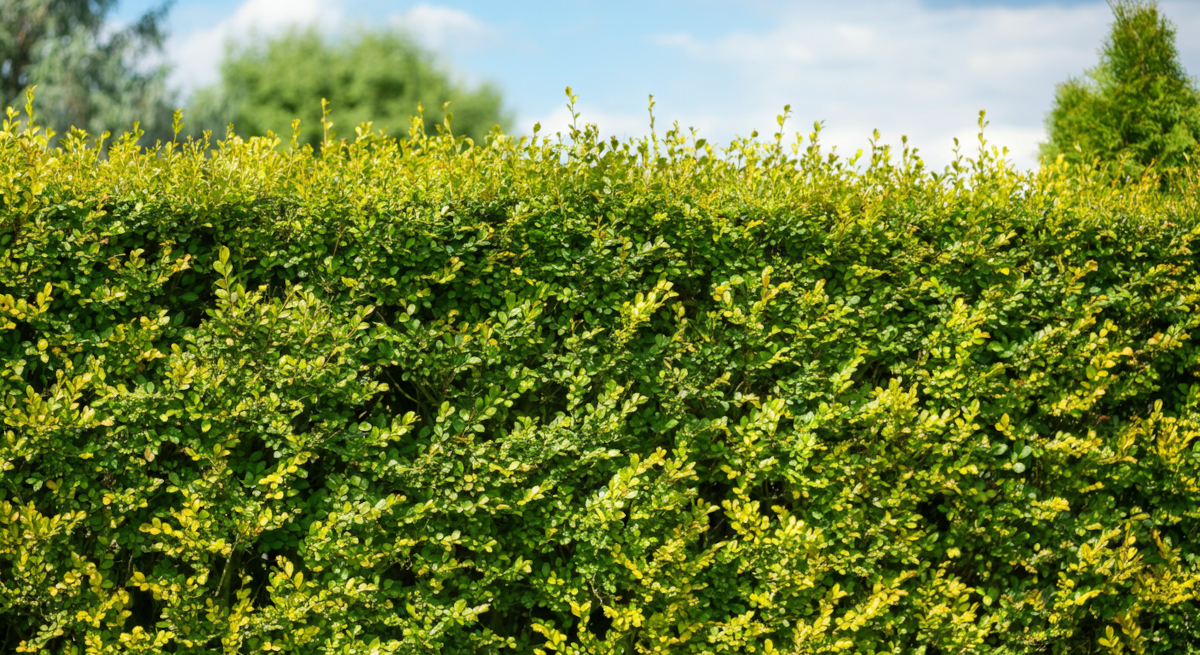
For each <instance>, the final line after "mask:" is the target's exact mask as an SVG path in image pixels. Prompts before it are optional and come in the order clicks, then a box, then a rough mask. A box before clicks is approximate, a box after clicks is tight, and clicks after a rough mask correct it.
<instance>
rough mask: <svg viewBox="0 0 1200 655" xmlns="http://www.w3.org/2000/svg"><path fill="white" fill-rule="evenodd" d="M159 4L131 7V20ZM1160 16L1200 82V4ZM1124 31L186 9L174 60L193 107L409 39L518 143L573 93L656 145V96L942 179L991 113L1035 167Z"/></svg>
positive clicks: (777, 5) (125, 8)
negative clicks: (285, 61)
mask: <svg viewBox="0 0 1200 655" xmlns="http://www.w3.org/2000/svg"><path fill="white" fill-rule="evenodd" d="M157 4H158V2H157V1H156V0H124V1H123V2H122V3H121V4H120V5H118V9H117V11H116V16H115V20H116V21H117V22H125V21H131V20H133V19H135V18H136V17H137V16H139V15H140V14H141V13H142V12H144V11H145V10H147V9H148V8H151V7H153V6H155V5H157ZM1159 6H1160V8H1161V9H1162V11H1163V12H1164V13H1165V14H1166V15H1167V16H1168V17H1169V18H1170V19H1171V20H1172V22H1174V23H1175V26H1176V29H1177V45H1178V47H1179V51H1180V56H1181V59H1182V62H1183V65H1184V67H1185V68H1186V69H1187V70H1188V71H1189V72H1190V73H1192V74H1193V75H1195V74H1198V73H1200V0H1168V1H1161V2H1160V3H1159ZM1110 20H1111V11H1110V9H1109V7H1108V6H1107V5H1106V4H1105V2H1104V1H1103V0H1058V1H1042V0H841V1H840V2H839V1H830V0H823V1H817V2H810V1H802V0H793V1H785V0H740V1H736V2H735V1H726V0H690V1H685V0H637V1H630V0H561V1H559V2H535V1H533V0H507V1H505V2H496V1H495V0H446V1H438V0H433V1H428V2H401V1H397V0H204V1H198V0H177V2H176V3H175V4H174V6H173V7H172V9H171V11H170V14H168V29H169V31H170V39H169V42H168V44H167V47H166V56H167V57H168V59H169V61H170V63H171V64H172V65H173V66H174V72H173V73H172V78H171V79H172V81H173V83H174V84H175V86H176V87H177V88H179V89H180V91H181V97H183V98H186V95H187V93H189V92H190V91H191V90H193V89H195V88H199V87H201V86H204V85H206V84H211V83H213V82H216V81H217V80H218V79H219V71H218V66H219V64H220V60H221V56H222V53H223V52H224V44H225V43H226V41H227V40H229V39H242V40H246V39H263V38H267V37H269V36H270V35H271V34H273V33H278V32H279V31H281V30H283V29H286V28H287V27H288V26H292V25H315V26H317V28H318V29H320V30H321V31H322V32H324V33H326V34H328V36H329V38H330V39H336V38H343V37H345V36H346V35H349V34H353V33H354V32H355V31H356V30H364V29H381V28H400V29H404V30H407V31H409V32H410V33H411V34H412V35H413V36H414V37H415V38H416V39H418V40H419V41H420V42H421V43H423V44H424V45H425V46H427V47H428V48H429V49H430V50H431V51H433V52H435V53H436V54H437V56H438V57H439V59H440V60H441V62H442V63H443V64H444V65H445V66H446V67H447V68H448V69H449V70H451V71H453V73H454V75H456V76H458V77H459V78H460V79H463V80H465V81H467V82H469V83H480V82H482V81H485V80H486V81H488V82H490V83H492V84H494V85H496V86H497V87H498V88H499V89H500V90H501V92H502V94H503V97H504V98H505V103H506V107H507V109H508V110H509V111H510V112H512V114H513V116H514V119H515V120H514V125H513V127H514V130H513V131H515V132H516V133H518V134H528V133H530V132H531V131H532V127H533V125H534V124H535V123H540V124H541V126H542V133H543V134H545V133H547V132H549V133H550V134H553V133H554V132H556V131H564V132H565V130H566V126H567V125H568V124H569V123H570V115H569V113H568V110H567V109H566V106H565V102H566V96H565V93H564V89H565V87H567V86H570V87H572V88H573V89H574V91H575V93H576V94H577V95H578V96H579V102H578V105H577V109H578V110H579V111H581V112H582V116H581V120H583V121H586V122H588V123H595V124H596V125H597V126H598V127H599V129H600V132H601V134H602V135H605V136H608V135H615V136H618V137H621V138H628V137H637V136H642V135H645V134H648V133H649V130H650V120H649V114H648V111H647V106H648V96H649V95H651V94H653V95H654V101H655V103H656V104H655V107H654V115H655V119H656V129H657V130H659V131H662V130H663V129H664V128H665V127H666V126H669V125H670V124H672V123H678V124H679V125H680V127H683V128H696V130H697V133H698V135H699V136H701V137H704V138H706V139H708V140H709V141H710V142H714V143H728V142H729V141H730V140H731V139H733V138H735V137H746V136H749V135H750V134H751V132H752V131H754V130H757V131H758V132H760V133H761V134H762V135H766V136H769V135H771V134H773V133H774V132H775V131H777V127H776V122H775V121H776V116H777V115H779V114H781V113H782V112H783V108H784V106H785V105H790V106H791V118H789V119H788V123H787V125H786V129H787V133H788V134H789V135H794V133H795V132H801V133H803V134H804V135H805V136H807V135H808V133H809V132H811V131H812V125H813V123H814V122H815V121H822V122H823V125H824V128H823V130H822V133H821V134H822V141H823V142H824V143H826V144H827V145H830V146H833V145H836V146H837V148H838V152H840V153H845V154H853V153H854V151H855V150H857V149H859V148H869V141H870V139H871V136H872V133H873V132H874V130H879V131H880V132H881V134H882V138H881V141H882V142H884V143H891V144H898V143H899V142H900V138H901V136H902V135H903V136H907V137H908V140H909V143H910V145H913V146H916V147H917V148H919V151H920V155H921V157H922V158H923V159H924V160H925V161H926V162H927V163H928V164H930V165H931V166H934V167H941V166H944V165H946V164H947V163H948V162H949V161H950V160H951V159H952V158H953V156H954V153H953V150H954V142H953V140H954V139H955V138H958V139H959V140H960V142H961V143H962V144H963V145H962V151H963V153H964V154H966V155H970V154H972V153H973V152H974V149H976V148H977V144H978V137H977V135H978V132H979V129H978V125H977V121H978V115H979V111H980V110H986V111H987V120H988V122H989V125H988V127H987V129H986V130H985V132H984V135H985V137H986V138H987V140H988V142H989V143H990V144H992V145H997V146H1004V147H1007V148H1008V149H1009V151H1010V154H1009V157H1010V159H1011V160H1012V161H1013V163H1014V164H1016V165H1017V166H1019V167H1022V168H1031V167H1036V166H1037V144H1038V143H1039V142H1040V141H1042V140H1044V138H1045V130H1044V127H1043V120H1044V118H1045V115H1046V112H1047V111H1048V110H1049V109H1050V107H1051V106H1052V104H1053V100H1054V90H1055V85H1056V84H1057V83H1059V82H1062V81H1064V80H1066V79H1068V78H1070V77H1079V76H1081V75H1082V74H1083V73H1084V71H1085V70H1087V69H1088V68H1091V67H1092V66H1094V65H1095V64H1096V63H1097V61H1098V55H1097V51H1098V49H1099V47H1100V45H1101V43H1102V42H1103V40H1104V37H1105V36H1106V35H1107V33H1108V24H1109V22H1110ZM333 118H334V120H335V121H336V106H335V107H334V116H333ZM235 127H236V126H235ZM760 138H761V137H760Z"/></svg>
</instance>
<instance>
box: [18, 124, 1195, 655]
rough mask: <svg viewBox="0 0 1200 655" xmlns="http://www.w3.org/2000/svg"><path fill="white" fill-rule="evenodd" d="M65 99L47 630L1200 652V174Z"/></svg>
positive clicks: (44, 279)
mask: <svg viewBox="0 0 1200 655" xmlns="http://www.w3.org/2000/svg"><path fill="white" fill-rule="evenodd" d="M26 111H27V113H28V114H29V115H27V116H25V117H22V116H20V115H18V113H17V112H15V111H13V110H10V111H9V114H8V120H7V122H5V123H4V126H3V130H2V131H0V194H2V195H3V201H2V202H3V209H2V210H0V212H2V213H0V413H2V416H3V426H0V430H2V433H0V436H2V438H0V640H2V642H0V648H3V649H4V650H5V651H6V652H11V651H14V650H15V651H16V652H47V653H137V652H143V653H209V652H225V653H239V652H247V653H248V652H269V651H280V652H295V653H406V654H407V653H502V652H516V653H530V652H532V653H539V654H541V653H546V654H548V653H606V654H607V653H764V654H769V653H835V652H847V653H850V652H854V653H905V654H907V653H926V654H930V655H932V654H935V653H943V654H948V653H1034V652H1055V653H1091V652H1111V653H1117V652H1128V653H1195V652H1197V651H1198V650H1200V649H1198V648H1197V646H1196V645H1195V643H1196V642H1195V641H1194V637H1193V635H1195V634H1196V633H1197V632H1200V616H1198V609H1197V594H1198V593H1200V590H1198V589H1197V583H1198V582H1200V540H1198V539H1197V521H1198V518H1200V500H1198V498H1200V496H1198V493H1200V478H1198V475H1200V441H1197V435H1198V434H1200V413H1198V403H1200V380H1198V379H1197V376H1198V375H1200V356H1198V351H1197V348H1196V345H1195V341H1194V340H1193V338H1192V333H1193V332H1194V331H1195V330H1196V328H1197V324H1198V322H1200V312H1198V311H1197V309H1198V308H1197V305H1198V304H1200V275H1198V272H1197V265H1196V260H1195V255H1194V251H1195V249H1196V248H1197V245H1198V242H1200V210H1198V207H1197V197H1198V196H1197V190H1198V188H1200V184H1197V176H1196V174H1195V171H1182V172H1177V173H1176V174H1175V175H1174V176H1173V177H1171V178H1169V179H1164V178H1152V177H1149V176H1148V177H1147V178H1146V179H1143V180H1132V181H1125V182H1110V181H1108V180H1109V179H1110V178H1109V177H1108V176H1107V175H1105V174H1104V171H1102V170H1100V169H1097V168H1095V167H1077V166H1069V165H1067V164H1065V163H1063V162H1062V161H1059V162H1047V163H1046V164H1045V165H1044V166H1043V167H1042V168H1041V169H1040V170H1036V171H1031V172H1026V171H1021V170H1016V169H1015V168H1014V167H1013V166H1012V165H1011V163H1009V162H1008V161H1007V160H1006V158H1005V154H1006V153H1005V151H1003V150H997V149H996V148H994V147H992V146H991V145H989V144H987V142H986V141H984V140H983V136H982V132H981V137H980V143H979V147H978V152H977V153H976V154H975V155H973V156H963V155H961V154H959V155H958V156H957V158H956V160H955V161H954V162H953V163H952V164H951V165H950V166H949V167H947V168H946V169H945V170H944V171H933V170H930V169H928V168H927V167H926V166H925V165H924V164H923V162H922V161H921V159H920V157H919V154H918V153H917V152H916V151H914V150H912V149H910V148H908V147H903V148H901V149H893V148H890V147H887V146H882V145H873V146H872V148H871V150H870V151H869V152H867V153H862V152H860V153H857V154H855V155H853V156H849V157H845V156H841V155H839V154H838V153H837V152H835V151H830V150H828V149H826V148H823V147H822V146H821V144H820V140H819V126H817V127H818V130H817V131H814V132H813V133H812V134H810V135H808V137H807V138H804V137H802V136H801V135H799V134H797V135H796V138H795V140H794V141H793V140H792V139H791V138H790V137H786V136H785V134H784V128H783V125H784V119H785V118H786V114H785V116H780V118H779V124H780V132H779V133H778V134H776V135H775V136H774V138H773V139H772V138H770V137H767V138H761V139H760V138H759V137H758V135H757V134H752V135H751V136H750V137H749V138H745V139H737V140H735V141H733V142H732V143H731V144H730V145H729V146H728V147H726V148H714V146H713V145H712V144H708V143H706V142H705V141H704V140H703V139H699V138H697V137H696V136H695V134H694V133H690V132H687V131H684V130H681V129H679V128H678V126H676V127H674V128H672V129H670V130H669V131H667V132H666V133H665V134H659V133H657V132H656V133H655V134H653V135H652V136H651V137H647V138H644V139H636V140H627V141H619V140H617V139H610V140H603V139H601V138H600V137H599V136H598V132H597V129H596V127H595V126H592V125H587V126H584V127H572V128H571V130H570V131H569V132H568V133H567V134H557V135H554V136H550V137H546V136H544V135H539V134H538V133H537V132H535V135H534V136H533V137H520V138H517V137H513V136H508V135H504V134H501V133H499V132H498V131H497V132H494V133H493V134H492V135H491V136H489V137H488V139H487V140H486V142H485V143H474V142H472V141H470V140H468V139H463V138H460V137H455V136H453V135H452V134H451V133H450V130H449V128H450V127H451V124H450V123H447V125H446V129H444V130H441V131H439V133H437V134H426V133H425V132H424V131H423V130H422V129H421V127H420V123H419V122H414V126H413V129H412V130H411V131H410V133H409V134H408V136H407V137H401V138H393V137H390V136H388V135H385V134H381V133H379V132H376V131H373V130H372V128H371V126H370V125H369V124H365V125H362V126H359V127H358V129H357V130H356V136H355V137H353V138H349V139H336V138H333V137H332V136H328V135H329V133H330V128H331V124H330V123H328V122H326V124H325V125H324V126H323V127H324V129H325V131H326V134H327V138H326V139H325V141H324V143H323V144H322V146H321V147H320V148H318V149H316V150H314V149H312V148H309V147H307V146H301V147H294V148H288V147H286V145H285V144H282V143H281V141H282V139H280V138H279V137H276V136H274V135H269V136H267V137H265V138H251V139H242V138H239V137H238V136H236V135H235V134H232V133H230V134H229V135H228V136H227V137H226V138H225V139H223V140H210V139H203V140H199V141H178V142H171V143H164V144H160V145H159V146H158V147H157V148H155V149H152V150H149V151H144V150H142V149H140V148H139V147H138V146H137V143H136V139H137V133H136V130H135V132H134V133H133V134H130V135H126V136H125V137H124V138H119V139H116V140H115V141H106V140H105V139H104V138H100V139H89V137H87V135H85V134H82V133H80V132H75V133H72V134H70V135H66V136H64V137H63V138H62V139H61V140H60V141H59V142H58V143H57V145H56V146H54V147H50V146H48V145H47V144H48V143H49V142H48V141H47V135H46V134H45V132H42V131H39V130H38V129H37V128H36V127H30V126H31V125H33V124H34V123H35V120H36V117H35V116H33V115H32V114H33V110H32V108H31V107H27V109H26ZM576 117H578V116H577V115H576ZM983 125H984V123H983V117H982V116H981V117H980V127H981V129H982V127H983ZM177 130H178V126H177ZM877 139H878V137H877ZM874 143H876V142H873V144H874Z"/></svg>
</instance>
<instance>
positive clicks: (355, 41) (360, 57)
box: [190, 28, 510, 144]
mask: <svg viewBox="0 0 1200 655" xmlns="http://www.w3.org/2000/svg"><path fill="white" fill-rule="evenodd" d="M322 98H326V99H328V100H329V102H330V103H331V105H332V112H333V114H332V118H331V120H333V121H334V122H335V124H336V126H337V127H336V128H335V129H336V130H337V131H338V132H339V133H340V134H347V133H350V134H352V133H353V132H352V130H353V127H354V126H357V125H358V124H359V123H361V122H363V121H372V122H373V127H374V128H376V129H380V128H385V127H386V128H388V133H389V134H393V135H396V136H399V135H402V134H406V133H407V131H408V127H409V118H410V117H411V116H413V115H416V114H417V104H418V103H420V104H421V105H422V106H423V107H424V108H425V110H426V112H425V127H426V129H427V130H429V131H433V130H434V129H435V128H434V126H435V125H437V124H440V123H441V121H442V118H443V115H442V111H441V107H442V104H443V103H445V102H447V101H449V102H450V103H451V105H450V112H451V113H452V114H453V115H454V121H453V123H452V127H453V129H454V132H455V133H456V134H464V135H466V136H470V137H471V138H473V139H475V140H476V141H482V139H483V137H484V135H486V134H487V133H488V131H489V130H491V129H492V126H494V125H500V126H501V127H507V126H508V124H509V123H510V118H509V116H508V115H507V114H506V113H505V112H504V111H503V108H502V102H501V98H500V94H499V92H498V91H497V90H496V89H495V88H494V87H493V86H491V85H489V84H486V83H485V84H482V85H480V86H477V87H475V88H469V87H467V86H465V85H464V84H461V83H459V82H456V81H455V80H453V79H452V77H451V74H450V73H449V72H448V71H447V70H446V69H444V68H442V67H441V66H440V65H439V64H438V62H437V60H436V59H435V57H434V55H433V54H432V53H430V52H428V51H426V50H425V49H423V48H421V47H420V46H419V45H417V44H416V43H415V42H414V41H413V40H412V39H411V38H410V37H408V35H406V34H405V33H403V32H398V31H379V32H371V31H367V32H360V33H358V34H355V35H353V36H352V37H350V38H345V39H343V40H341V41H338V42H334V43H331V42H328V41H326V40H325V39H323V38H322V37H321V35H320V34H318V33H317V31H316V30H315V29H313V28H309V29H304V30H298V29H293V30H291V31H288V32H285V33H283V34H282V35H280V36H278V37H275V38H272V39H268V40H266V41H265V42H264V43H261V44H259V43H253V42H250V43H243V44H240V45H231V46H230V49H229V50H228V51H227V53H226V55H225V58H224V60H223V61H222V63H221V82H220V83H219V84H217V85H215V86H213V87H209V88H206V89H201V90H200V91H198V92H197V93H196V94H195V95H194V96H193V99H192V103H191V112H190V113H191V118H192V119H191V122H192V124H193V125H194V126H195V127H197V128H202V129H209V130H214V132H215V133H216V134H218V135H219V134H224V131H225V125H227V124H228V123H230V122H232V123H233V124H234V126H235V127H236V129H237V132H238V133H239V134H251V135H261V134H265V133H266V131H267V130H272V131H274V132H275V133H277V134H282V135H285V137H286V135H289V134H291V123H292V119H294V118H299V119H301V134H300V140H301V142H303V143H310V144H316V143H320V141H321V139H322V130H321V125H320V117H321V99H322Z"/></svg>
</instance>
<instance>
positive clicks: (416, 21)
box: [391, 3, 501, 52]
mask: <svg viewBox="0 0 1200 655" xmlns="http://www.w3.org/2000/svg"><path fill="white" fill-rule="evenodd" d="M391 22H392V24H393V25H395V26H396V27H398V28H400V29H403V30H405V31H407V32H408V33H409V34H412V35H413V37H415V38H416V39H417V40H418V41H420V42H421V43H422V44H424V45H425V46H426V47H429V48H431V49H433V50H436V51H440V52H449V51H471V50H480V49H486V48H489V47H492V46H494V45H496V44H497V43H498V42H499V41H500V37H501V34H500V31H499V30H497V29H496V28H494V27H491V26H489V25H486V24H484V23H483V22H482V21H480V20H479V19H478V18H475V17H474V16H472V15H471V14H469V13H467V12H465V11H462V10H460V9H454V8H451V7H442V6H437V5H430V4H425V3H420V4H417V5H415V6H414V7H412V8H411V9H409V10H408V11H405V12H404V13H401V14H397V15H395V16H393V18H392V21H391Z"/></svg>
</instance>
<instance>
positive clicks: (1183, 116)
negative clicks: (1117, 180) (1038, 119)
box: [1041, 0, 1200, 175]
mask: <svg viewBox="0 0 1200 655" xmlns="http://www.w3.org/2000/svg"><path fill="white" fill-rule="evenodd" d="M1110 6H1111V7H1112V11H1113V18H1114V20H1113V23H1112V28H1111V32H1110V34H1109V36H1108V38H1107V39H1106V40H1105V42H1104V45H1103V47H1102V48H1101V50H1100V64H1099V65H1098V66H1096V67H1095V68H1093V69H1092V70H1089V71H1087V73H1086V78H1085V79H1075V78H1072V79H1069V80H1067V81H1066V82H1063V83H1062V84H1060V85H1058V89H1057V92H1056V94H1055V101H1054V108H1053V109H1052V110H1051V111H1050V114H1049V115H1048V116H1047V118H1046V128H1047V132H1048V133H1049V139H1048V141H1047V142H1046V143H1044V144H1042V148H1041V154H1042V156H1043V157H1046V158H1054V157H1057V156H1058V155H1060V154H1061V155H1063V156H1064V157H1065V158H1066V159H1067V160H1069V161H1074V162H1080V161H1085V160H1086V161H1091V160H1092V159H1093V158H1094V157H1099V158H1100V159H1101V160H1103V161H1110V162H1116V161H1120V160H1122V158H1124V161H1125V164H1124V167H1123V169H1122V171H1121V172H1122V173H1123V174H1126V175H1140V174H1141V172H1142V171H1143V170H1144V169H1145V168H1146V167H1147V166H1150V165H1151V164H1152V163H1157V164H1159V165H1161V166H1165V167H1172V166H1178V165H1181V164H1183V163H1185V162H1186V161H1187V156H1190V155H1192V154H1193V153H1195V151H1196V146H1197V140H1198V139H1200V92H1197V89H1196V85H1195V83H1194V81H1193V80H1192V78H1190V77H1189V76H1188V75H1187V73H1186V71H1184V69H1183V66H1182V65H1181V64H1180V63H1179V54H1178V52H1177V51H1176V49H1175V29H1174V26H1173V25H1172V24H1171V22H1170V21H1168V20H1167V19H1166V17H1164V16H1163V15H1162V14H1161V13H1160V12H1159V9H1158V6H1157V5H1156V4H1155V3H1153V2H1149V3H1147V2H1141V1H1138V0H1120V1H1117V2H1112V3H1110ZM1076 144H1078V146H1079V148H1078V149H1076Z"/></svg>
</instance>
